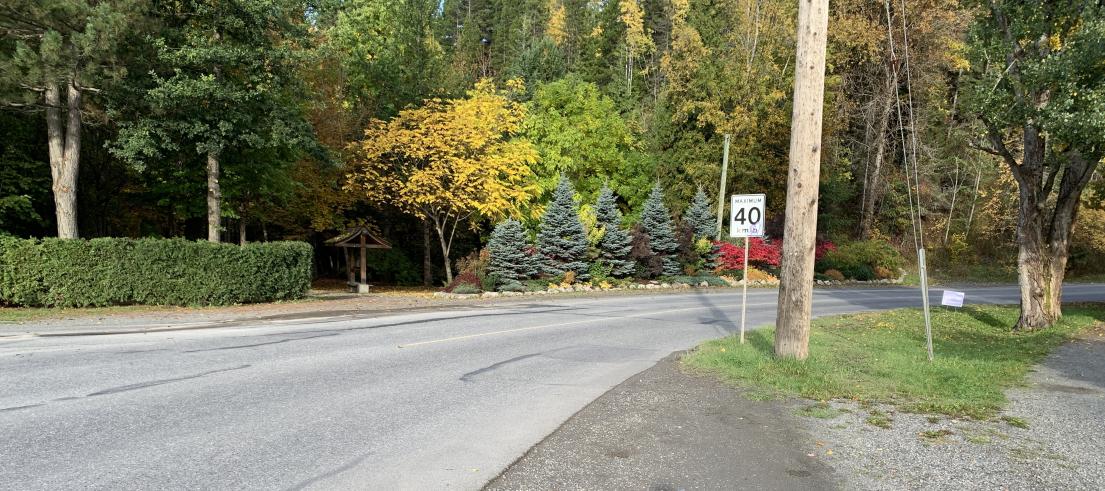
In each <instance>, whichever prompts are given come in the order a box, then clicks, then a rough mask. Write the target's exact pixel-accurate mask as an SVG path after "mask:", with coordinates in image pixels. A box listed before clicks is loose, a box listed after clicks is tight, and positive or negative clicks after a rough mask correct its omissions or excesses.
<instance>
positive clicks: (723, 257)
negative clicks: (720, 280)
mask: <svg viewBox="0 0 1105 491" xmlns="http://www.w3.org/2000/svg"><path fill="white" fill-rule="evenodd" d="M714 245H716V246H718V261H717V270H718V271H726V270H729V271H732V270H738V271H739V270H742V269H744V245H743V244H741V245H737V244H730V243H728V242H715V243H714ZM782 256H783V247H782V244H781V243H777V242H768V241H765V240H763V239H761V238H758V237H754V238H752V239H751V242H749V243H748V264H749V265H752V266H755V267H758V268H761V269H764V268H777V267H779V260H780V259H782Z"/></svg>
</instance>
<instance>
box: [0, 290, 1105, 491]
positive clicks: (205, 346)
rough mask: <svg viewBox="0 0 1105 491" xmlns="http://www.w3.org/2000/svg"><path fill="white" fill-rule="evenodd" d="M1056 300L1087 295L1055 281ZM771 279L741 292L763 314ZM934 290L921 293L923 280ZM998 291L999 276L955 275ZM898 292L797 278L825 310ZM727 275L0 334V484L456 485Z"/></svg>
mask: <svg viewBox="0 0 1105 491" xmlns="http://www.w3.org/2000/svg"><path fill="white" fill-rule="evenodd" d="M1064 295H1065V299H1067V300H1069V301H1085V300H1097V301H1101V300H1105V285H1071V286H1068V287H1067V288H1066V290H1065V292H1064ZM775 296H776V293H775V291H774V290H754V291H752V292H750V293H749V322H750V324H754V325H755V324H763V323H767V322H771V321H772V319H773V318H774V314H775ZM934 296H936V298H939V292H938V291H934ZM967 298H968V301H971V302H978V303H982V302H1001V303H1009V302H1013V301H1015V299H1016V292H1015V290H1014V289H1013V288H976V289H968V297H967ZM917 303H918V293H917V291H916V290H908V289H897V288H886V289H856V290H823V291H818V292H816V295H815V304H814V305H815V307H814V312H815V314H817V315H826V314H833V313H841V312H848V311H857V310H869V309H881V308H889V307H898V306H909V305H916V304H917ZM739 305H740V296H739V293H733V292H730V291H723V292H718V293H703V292H692V293H688V294H680V295H659V296H623V297H607V298H600V299H594V298H591V299H579V298H576V299H552V298H549V297H534V298H533V300H532V302H530V303H512V304H500V305H487V306H486V307H484V308H468V309H459V310H452V311H439V312H419V313H411V314H404V315H392V316H388V317H376V318H368V317H366V318H359V319H349V318H339V319H333V318H331V319H314V320H311V319H297V320H290V321H287V322H265V323H260V324H257V325H245V326H240V327H224V328H219V329H206V330H195V331H177V332H162V333H149V334H124V335H111V336H76V337H63V338H57V337H53V338H29V339H12V338H6V339H5V340H3V341H0V462H2V465H0V488H4V489H21V490H23V489H77V488H82V489H83V488H94V489H151V488H174V489H175V488H191V489H231V488H233V489H240V488H251V489H254V488H259V489H300V488H312V489H332V488H346V489H348V488H361V489H363V488H376V489H453V488H459V489H476V488H479V487H480V486H482V485H483V484H484V483H486V482H487V481H488V480H490V479H491V478H494V477H495V476H496V474H497V473H499V472H500V471H501V470H502V469H504V468H505V467H506V466H508V465H509V464H510V463H511V462H512V461H513V460H514V459H516V458H517V457H518V456H520V455H521V454H522V453H523V452H525V451H526V450H527V449H528V448H529V447H531V446H532V445H534V444H535V443H537V442H538V441H540V440H541V439H542V438H543V437H544V436H545V435H547V434H549V433H550V432H552V431H553V430H554V429H555V428H556V427H557V426H558V425H559V424H561V423H562V422H563V421H565V420H566V419H567V418H568V417H569V416H571V415H572V414H573V413H575V412H576V411H578V410H579V409H580V408H582V407H583V406H584V405H586V404H587V403H588V402H590V401H592V400H593V399H595V398H596V397H598V396H599V395H601V394H602V393H603V392H605V391H606V390H607V389H609V388H611V387H613V386H615V385H617V384H618V383H619V382H621V381H623V380H625V379H626V378H628V377H629V376H631V375H632V374H634V373H637V372H640V371H641V370H644V369H646V368H648V367H650V366H651V365H653V364H654V363H656V362H657V361H658V360H660V359H661V358H663V357H665V356H666V355H668V354H670V353H671V352H673V351H676V350H681V349H686V348H690V347H692V346H694V345H696V344H697V343H699V342H701V341H703V340H706V339H710V338H716V337H719V336H723V335H725V334H728V333H731V332H733V331H734V330H735V329H737V326H736V324H735V322H736V321H737V320H738V319H739V309H738V307H739Z"/></svg>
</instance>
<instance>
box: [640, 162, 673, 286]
mask: <svg viewBox="0 0 1105 491" xmlns="http://www.w3.org/2000/svg"><path fill="white" fill-rule="evenodd" d="M641 230H642V231H643V232H644V233H647V234H648V245H649V248H650V249H652V253H653V254H655V255H656V256H657V257H659V258H660V260H661V262H662V264H663V266H664V267H663V274H664V276H676V275H678V274H680V273H682V271H680V268H679V260H678V259H677V258H676V251H678V249H679V242H678V241H676V240H675V227H674V226H672V222H671V213H669V212H668V207H667V206H665V205H664V192H663V191H661V190H660V183H656V185H655V186H653V187H652V192H651V193H649V195H648V199H646V200H645V205H644V208H642V209H641Z"/></svg>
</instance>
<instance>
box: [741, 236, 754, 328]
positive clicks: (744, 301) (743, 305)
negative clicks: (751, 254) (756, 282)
mask: <svg viewBox="0 0 1105 491" xmlns="http://www.w3.org/2000/svg"><path fill="white" fill-rule="evenodd" d="M750 240H752V239H751V238H749V237H745V238H744V281H742V282H741V283H744V287H743V288H744V291H743V292H742V293H741V344H744V315H745V312H746V311H748V241H750Z"/></svg>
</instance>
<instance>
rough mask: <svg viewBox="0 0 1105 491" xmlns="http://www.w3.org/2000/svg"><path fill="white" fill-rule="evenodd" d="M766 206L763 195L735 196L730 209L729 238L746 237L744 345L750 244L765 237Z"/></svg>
mask: <svg viewBox="0 0 1105 491" xmlns="http://www.w3.org/2000/svg"><path fill="white" fill-rule="evenodd" d="M766 205H767V196H765V195H763V194H734V195H733V197H732V199H731V203H730V208H729V213H730V215H729V236H730V237H744V273H743V274H744V278H742V279H741V284H742V292H741V334H740V342H741V344H744V320H745V315H746V313H747V311H748V249H749V248H748V243H749V241H751V238H752V237H763V236H764V213H765V212H766V207H767V206H766Z"/></svg>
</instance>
